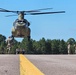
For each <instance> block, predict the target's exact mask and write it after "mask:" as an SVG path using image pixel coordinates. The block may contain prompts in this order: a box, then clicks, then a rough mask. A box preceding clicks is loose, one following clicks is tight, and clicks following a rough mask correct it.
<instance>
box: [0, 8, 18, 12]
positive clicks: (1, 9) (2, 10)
mask: <svg viewBox="0 0 76 75" xmlns="http://www.w3.org/2000/svg"><path fill="white" fill-rule="evenodd" d="M0 12H13V13H18V12H19V11H11V10H7V9H3V8H0Z"/></svg>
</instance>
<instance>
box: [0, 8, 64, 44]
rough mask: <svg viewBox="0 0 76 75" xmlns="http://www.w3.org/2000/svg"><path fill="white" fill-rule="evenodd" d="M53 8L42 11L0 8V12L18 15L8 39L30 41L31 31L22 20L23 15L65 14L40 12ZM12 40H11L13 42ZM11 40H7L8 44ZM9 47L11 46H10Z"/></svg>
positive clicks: (26, 22) (27, 23)
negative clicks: (16, 38)
mask: <svg viewBox="0 0 76 75" xmlns="http://www.w3.org/2000/svg"><path fill="white" fill-rule="evenodd" d="M49 9H53V8H43V9H36V10H28V11H13V10H7V9H4V8H0V12H12V13H15V14H17V15H18V18H17V19H16V20H15V21H14V23H13V27H12V31H11V34H12V35H11V36H10V38H13V39H14V37H19V38H21V37H22V38H24V37H27V38H28V40H30V33H31V29H30V28H29V26H30V22H28V21H27V19H25V18H24V16H25V15H42V14H56V13H65V11H55V12H42V10H49ZM17 15H7V16H6V17H10V16H17ZM10 38H8V39H10ZM13 39H12V40H13ZM10 41H11V40H8V42H10ZM10 45H11V44H10Z"/></svg>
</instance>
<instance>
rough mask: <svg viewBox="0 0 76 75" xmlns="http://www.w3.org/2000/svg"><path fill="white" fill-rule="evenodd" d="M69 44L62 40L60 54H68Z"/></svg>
mask: <svg viewBox="0 0 76 75" xmlns="http://www.w3.org/2000/svg"><path fill="white" fill-rule="evenodd" d="M67 51H68V50H67V43H66V42H65V41H64V40H63V39H62V40H61V41H60V45H59V53H60V54H67Z"/></svg>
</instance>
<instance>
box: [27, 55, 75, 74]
mask: <svg viewBox="0 0 76 75" xmlns="http://www.w3.org/2000/svg"><path fill="white" fill-rule="evenodd" d="M26 57H27V58H28V59H29V60H30V61H31V62H32V63H33V64H34V65H35V66H37V67H38V68H39V69H40V70H41V71H42V72H43V73H44V74H45V75H76V55H26Z"/></svg>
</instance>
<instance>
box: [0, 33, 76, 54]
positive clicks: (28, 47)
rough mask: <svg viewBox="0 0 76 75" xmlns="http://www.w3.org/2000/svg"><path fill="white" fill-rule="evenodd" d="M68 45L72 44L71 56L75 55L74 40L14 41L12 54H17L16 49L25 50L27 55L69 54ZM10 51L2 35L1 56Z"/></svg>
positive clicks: (0, 38) (0, 36) (25, 39)
mask: <svg viewBox="0 0 76 75" xmlns="http://www.w3.org/2000/svg"><path fill="white" fill-rule="evenodd" d="M68 44H70V54H75V50H76V46H75V44H76V41H75V39H74V38H69V39H68V40H67V41H64V40H63V39H62V40H60V39H53V40H51V39H45V38H42V39H40V40H39V41H36V40H33V39H31V40H30V41H28V39H27V38H24V39H23V40H22V41H21V42H18V41H17V40H14V44H13V46H12V47H11V50H10V53H11V54H15V53H16V49H17V48H20V49H24V50H25V53H26V54H68ZM7 51H8V49H7V43H6V37H5V36H3V35H2V34H0V54H3V53H4V54H6V53H7Z"/></svg>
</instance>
